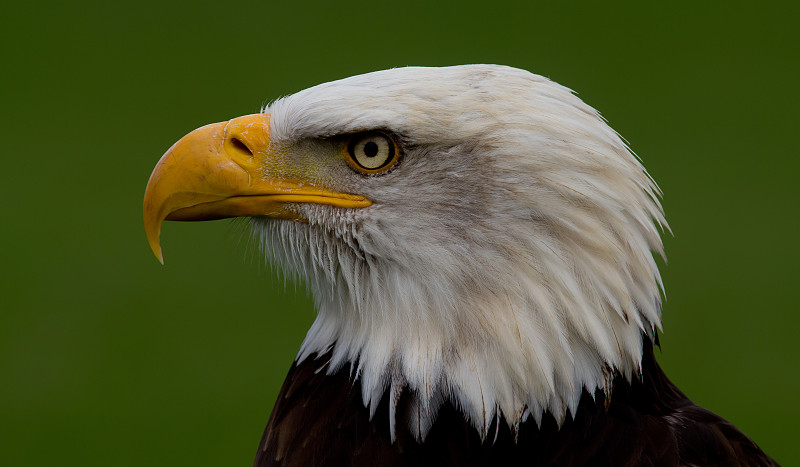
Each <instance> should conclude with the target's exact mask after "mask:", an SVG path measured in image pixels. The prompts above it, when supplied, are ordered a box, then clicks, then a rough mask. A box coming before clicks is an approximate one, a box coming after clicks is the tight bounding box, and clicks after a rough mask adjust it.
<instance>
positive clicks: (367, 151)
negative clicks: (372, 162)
mask: <svg viewBox="0 0 800 467" xmlns="http://www.w3.org/2000/svg"><path fill="white" fill-rule="evenodd" d="M377 154H378V145H377V144H375V142H373V141H370V142H368V143H367V144H365V145H364V155H365V156H367V157H375V156H376V155H377Z"/></svg>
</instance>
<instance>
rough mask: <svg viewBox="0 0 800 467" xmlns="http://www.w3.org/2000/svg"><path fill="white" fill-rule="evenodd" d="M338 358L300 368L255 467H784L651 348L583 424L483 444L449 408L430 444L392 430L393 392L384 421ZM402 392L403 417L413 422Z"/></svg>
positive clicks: (529, 429)
mask: <svg viewBox="0 0 800 467" xmlns="http://www.w3.org/2000/svg"><path fill="white" fill-rule="evenodd" d="M329 356H330V354H325V355H321V356H318V355H314V356H313V358H308V359H306V360H305V361H303V362H302V363H300V364H296V363H295V364H294V365H292V368H291V369H290V370H289V375H288V376H287V378H286V382H285V383H284V384H283V387H282V388H281V391H280V394H279V395H278V401H277V403H276V405H275V408H274V409H273V411H272V415H271V416H270V419H269V422H268V424H267V428H266V429H265V431H264V435H263V437H262V438H261V443H259V449H258V452H257V454H256V460H255V463H254V466H256V467H266V466H286V467H288V466H317V465H337V466H374V465H381V466H387V467H390V466H398V467H399V466H432V467H443V466H448V465H457V466H476V467H477V466H487V465H503V466H517V465H518V466H523V465H524V466H552V465H560V466H567V465H569V466H576V465H586V466H677V465H698V466H720V467H722V466H774V465H778V464H777V463H776V462H775V461H773V460H772V459H770V457H769V456H767V455H766V454H764V453H763V452H762V451H761V449H759V448H758V446H756V444H755V443H754V442H753V441H752V440H750V438H748V437H747V436H746V435H745V434H744V433H742V432H741V431H739V429H737V428H736V427H735V426H733V425H732V424H731V423H729V422H728V421H726V420H724V419H723V418H722V417H720V416H718V415H716V414H714V413H712V412H710V411H708V410H706V409H704V408H702V407H699V406H697V405H695V404H694V403H693V402H692V401H691V400H689V398H688V397H686V396H685V395H684V394H683V393H682V392H681V391H680V390H679V389H678V388H677V387H676V386H675V385H674V384H672V382H671V381H670V380H669V379H668V378H667V376H666V375H665V374H664V372H663V371H662V370H661V367H660V366H659V365H658V363H656V360H655V356H654V355H653V346H652V344H651V343H650V342H649V341H646V343H645V352H644V355H643V361H642V375H641V376H640V377H638V378H635V379H634V380H633V381H632V382H628V381H627V380H626V379H625V378H624V377H622V376H621V375H619V374H616V375H615V376H614V380H613V388H614V389H613V391H612V393H611V394H610V396H609V395H606V394H604V393H603V392H602V391H598V392H597V393H595V394H594V396H592V395H590V394H589V393H588V392H586V391H584V393H583V396H582V397H581V401H580V404H579V406H578V411H577V415H576V416H575V418H574V419H573V418H571V417H568V418H567V420H566V421H565V422H564V424H563V426H562V427H561V428H559V427H558V425H557V424H556V421H555V419H554V418H553V417H552V416H546V417H545V418H544V420H543V421H542V426H541V427H537V425H536V422H535V421H534V420H532V419H528V420H527V421H526V422H524V423H522V424H521V425H520V427H519V430H518V433H512V431H511V430H510V429H509V428H508V426H507V425H506V424H505V423H497V420H495V421H494V423H493V424H492V431H491V433H490V439H487V440H485V441H481V439H480V437H479V436H478V432H477V431H476V430H475V429H474V428H472V426H471V425H470V424H469V423H468V422H467V421H466V420H465V419H464V416H463V414H462V412H461V411H460V410H459V409H458V408H457V407H454V406H453V405H452V404H450V403H447V404H445V405H444V406H443V407H442V408H441V409H439V414H438V416H437V420H436V422H435V423H434V425H433V428H432V429H431V431H430V433H429V434H428V437H427V438H426V440H425V442H424V443H419V442H417V441H416V440H415V439H414V437H413V436H411V434H410V433H408V432H400V433H398V436H397V440H396V441H395V442H394V443H392V440H391V437H390V434H389V418H388V414H389V410H388V405H389V394H384V395H383V397H382V398H381V403H380V405H379V406H378V410H377V412H376V414H375V416H374V417H373V418H372V420H370V418H369V412H368V411H367V409H366V408H365V407H364V404H363V403H362V402H361V396H360V394H361V388H360V387H359V381H358V379H357V378H353V377H352V370H351V368H349V367H345V368H341V369H339V371H337V372H335V373H334V374H332V375H327V374H326V373H325V369H326V365H327V364H328V361H329ZM409 401H410V397H409V396H408V395H404V396H401V398H400V401H399V403H398V405H397V417H398V418H399V419H404V418H407V417H408V416H409V414H408V413H407V412H408V410H409Z"/></svg>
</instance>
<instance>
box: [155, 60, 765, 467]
mask: <svg viewBox="0 0 800 467" xmlns="http://www.w3.org/2000/svg"><path fill="white" fill-rule="evenodd" d="M660 195H661V193H660V191H659V188H658V187H657V185H656V183H655V182H654V181H653V179H652V178H651V177H650V176H649V175H648V173H647V172H646V171H645V169H644V167H643V166H642V165H641V163H640V161H639V160H638V159H637V158H636V157H635V156H634V154H633V153H632V152H631V151H630V150H629V148H628V147H627V145H626V143H625V142H624V141H623V140H622V139H621V138H620V136H619V135H618V134H617V133H615V132H614V130H612V129H611V128H610V127H609V126H608V125H607V124H606V122H605V121H604V120H603V118H602V117H600V115H599V114H598V112H597V111H595V110H594V109H593V108H591V107H589V106H588V105H586V104H585V103H584V102H582V101H581V100H580V99H578V98H577V97H576V96H575V95H574V94H573V93H572V92H571V91H570V90H569V89H567V88H565V87H563V86H560V85H558V84H556V83H554V82H552V81H550V80H548V79H546V78H543V77H541V76H537V75H534V74H531V73H529V72H527V71H523V70H519V69H515V68H510V67H504V66H495V65H468V66H455V67H444V68H424V67H408V68H398V69H390V70H385V71H378V72H374V73H368V74H364V75H360V76H353V77H350V78H347V79H343V80H340V81H334V82H330V83H325V84H321V85H318V86H315V87H312V88H309V89H306V90H304V91H301V92H298V93H296V94H294V95H291V96H288V97H284V98H281V99H278V100H276V101H274V102H273V103H272V104H270V105H268V106H267V107H266V108H264V109H262V112H261V113H258V114H255V115H248V116H244V117H239V118H234V119H232V120H230V121H227V122H223V123H216V124H212V125H207V126H204V127H202V128H199V129H197V130H195V131H193V132H191V133H189V134H188V135H186V136H185V137H184V138H182V139H181V140H180V141H178V142H177V143H175V145H173V146H172V148H170V149H169V151H167V153H166V154H165V155H164V156H163V157H162V158H161V160H160V161H159V162H158V164H157V166H156V167H155V169H154V171H153V174H152V176H151V178H150V180H149V182H148V184H147V189H146V192H145V199H144V224H145V230H146V234H147V238H148V240H149V242H150V246H151V247H152V249H153V251H154V253H155V254H156V256H157V257H158V258H159V260H161V261H162V262H163V258H162V254H161V247H160V240H159V238H160V231H161V224H162V222H163V221H164V220H182V221H186V220H208V219H219V218H226V217H240V216H242V217H249V218H250V224H251V226H252V230H253V232H254V235H255V236H256V237H257V238H258V239H259V241H260V243H261V244H263V247H264V250H265V251H266V253H267V255H268V256H269V258H270V259H271V261H273V262H274V263H276V264H277V265H279V266H280V267H281V268H282V269H283V270H284V271H286V272H287V273H288V274H290V275H295V276H297V277H299V278H302V280H304V281H305V282H306V283H307V284H308V287H309V288H310V289H311V291H312V293H313V296H314V299H315V303H316V308H317V316H316V320H315V321H314V323H313V325H312V326H311V329H310V330H309V331H308V334H307V336H306V338H305V340H304V342H303V344H302V346H301V348H300V350H299V353H298V355H297V358H296V360H295V361H294V364H293V365H292V367H291V369H290V370H289V374H288V377H287V378H286V382H285V383H284V385H283V388H282V389H281V392H280V395H279V397H278V401H277V403H276V405H275V407H274V409H273V411H272V413H271V415H270V418H269V421H268V424H267V427H266V429H265V431H264V434H263V437H262V440H261V443H260V446H259V448H258V451H257V456H256V460H255V465H257V466H262V465H263V466H266V465H275V466H290V465H292V466H294V465H297V466H310V465H390V466H395V465H397V466H400V465H438V466H441V465H613V466H623V465H656V466H661V465H775V463H774V461H773V460H771V459H770V458H769V457H768V456H767V455H765V454H764V453H763V452H762V451H761V450H760V449H759V448H758V447H757V446H756V444H755V443H754V442H753V441H751V440H750V439H749V438H748V437H747V436H746V435H744V434H743V433H742V432H741V431H739V430H738V429H737V428H735V427H734V426H733V425H731V424H730V423H728V422H727V421H725V420H724V419H722V418H720V417H719V416H717V415H715V414H713V413H712V412H710V411H708V410H706V409H703V408H701V407H698V406H697V405H695V404H693V403H692V402H691V401H690V400H689V399H688V398H687V397H686V396H685V395H684V394H683V393H682V392H681V391H680V390H679V389H678V388H677V387H675V386H674V385H673V384H672V383H671V382H670V381H669V380H668V379H667V377H666V376H665V375H664V373H663V371H662V370H661V368H660V367H659V365H658V364H657V363H656V360H655V357H654V355H653V346H654V345H657V344H658V334H657V333H658V332H659V331H660V330H661V297H662V290H663V286H662V283H661V278H660V274H659V270H658V267H657V265H656V262H655V260H654V258H653V254H654V253H655V254H658V255H661V256H663V255H664V253H663V246H662V241H661V232H663V230H664V229H665V228H666V229H668V226H667V223H666V220H665V218H664V214H663V210H662V207H661V205H660V202H659V198H660Z"/></svg>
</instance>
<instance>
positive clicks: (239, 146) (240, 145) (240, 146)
mask: <svg viewBox="0 0 800 467" xmlns="http://www.w3.org/2000/svg"><path fill="white" fill-rule="evenodd" d="M231 144H233V147H235V148H236V149H238V150H239V151H241V152H243V153H245V154H247V155H248V156H249V157H253V151H251V150H250V148H248V147H247V145H246V144H244V143H243V142H242V140H240V139H239V138H236V137H233V138H231Z"/></svg>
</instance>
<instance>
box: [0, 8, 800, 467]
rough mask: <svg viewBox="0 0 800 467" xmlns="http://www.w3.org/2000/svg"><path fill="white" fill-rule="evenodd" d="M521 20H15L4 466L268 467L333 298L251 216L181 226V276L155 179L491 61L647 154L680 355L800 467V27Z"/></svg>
mask: <svg viewBox="0 0 800 467" xmlns="http://www.w3.org/2000/svg"><path fill="white" fill-rule="evenodd" d="M522 3H523V2H508V3H506V2H501V1H493V2H467V1H462V2H459V3H457V4H455V3H453V4H449V3H447V4H445V3H440V4H437V5H434V4H430V3H429V2H395V3H379V2H330V1H319V2H303V1H295V2H256V1H240V2H231V3H226V2H220V1H215V2H209V1H185V2H165V1H158V2H155V1H139V2H86V1H73V2H55V1H48V0H45V1H40V2H17V3H16V4H15V5H14V6H13V8H12V7H10V6H7V7H6V8H5V9H4V10H5V12H4V14H3V17H2V19H0V37H1V38H2V43H3V48H2V52H1V53H2V57H1V58H2V63H3V71H2V73H0V80H2V86H1V87H0V93H1V94H2V95H1V96H0V97H2V101H1V102H2V107H0V108H2V110H1V111H0V112H1V116H2V117H1V119H0V136H2V141H3V143H4V148H5V149H4V150H3V151H2V161H3V171H2V184H1V185H0V190H2V196H0V203H2V206H3V211H2V212H4V213H5V214H4V215H3V220H2V229H0V235H2V243H0V244H1V245H2V268H3V280H2V282H1V283H0V284H1V285H0V287H2V289H0V306H1V308H2V311H1V312H0V464H2V465H8V466H12V465H13V466H22V465H45V464H48V465H50V464H58V465H80V466H108V465H115V466H126V465H131V466H133V465H220V466H221V465H249V464H250V463H251V462H252V459H253V456H254V452H255V449H256V447H257V443H258V440H259V438H260V436H261V431H262V429H263V427H264V425H265V423H266V419H267V416H268V413H269V410H270V409H271V407H272V404H273V402H274V400H275V397H276V395H277V391H278V389H279V387H280V384H281V382H282V380H283V377H284V375H285V372H286V370H287V369H288V367H289V365H290V363H291V361H292V358H293V357H294V354H295V352H296V350H297V348H298V346H299V344H300V342H301V340H302V338H303V336H304V333H305V330H306V328H307V326H308V325H309V324H310V323H311V321H312V319H313V309H312V305H311V302H310V300H309V299H308V297H307V296H306V294H305V292H304V291H303V289H302V287H295V286H294V285H291V284H289V286H288V287H285V286H284V283H283V282H282V280H280V279H278V278H277V277H276V276H275V274H274V273H273V271H272V270H271V267H270V266H268V265H266V264H265V263H264V260H263V259H262V258H261V257H260V255H259V254H258V252H257V251H254V250H253V249H252V248H250V247H249V245H250V243H249V241H248V235H247V233H246V231H245V229H244V228H243V227H242V225H241V224H231V223H230V222H227V221H218V222H210V223H197V224H179V223H168V224H166V225H165V227H164V234H163V246H164V251H165V257H166V266H163V267H162V266H161V265H159V264H158V262H157V261H156V260H155V259H154V258H153V255H152V253H151V252H150V251H149V249H148V246H147V242H146V241H145V238H144V233H143V229H142V222H141V201H142V195H143V192H144V187H145V183H146V182H147V178H148V176H149V175H150V171H151V170H152V168H153V166H154V165H155V163H156V161H157V160H158V158H159V157H160V156H161V154H162V153H163V152H164V151H165V150H166V149H167V148H168V147H169V146H170V145H171V144H172V143H173V142H174V141H175V140H177V139H178V138H180V137H181V136H183V135H184V134H185V133H187V132H188V131H190V130H192V129H194V128H195V127H198V126H201V125H203V124H206V123H209V122H216V121H220V120H225V119H229V118H231V117H234V116H238V115H243V114H247V113H253V112H256V111H258V110H259V108H260V106H261V104H262V103H264V102H266V101H268V100H271V99H274V98H276V97H278V96H281V95H284V94H288V93H291V92H294V91H297V90H300V89H303V88H305V87H308V86H310V85H313V84H317V83H320V82H323V81H328V80H332V79H337V78H342V77H345V76H349V75H353V74H357V73H362V72H367V71H372V70H376V69H382V68H387V67H394V66H403V65H449V64H459V63H474V62H490V63H502V64H507V65H512V66H517V67H521V68H525V69H528V70H531V71H534V72H537V73H539V74H543V75H545V76H548V77H550V78H552V79H554V80H556V81H559V82H561V83H562V84H565V85H567V86H569V87H571V88H573V89H575V90H577V91H578V92H579V94H580V96H581V97H582V98H583V99H584V100H585V101H587V102H588V103H589V104H590V105H593V106H594V107H596V108H597V109H599V110H600V111H601V112H602V113H603V115H604V116H605V117H606V118H607V119H608V120H609V122H610V123H611V125H612V126H613V127H614V128H615V129H616V130H617V131H619V132H620V133H621V134H622V135H623V136H625V137H626V138H627V139H628V140H629V141H630V144H631V146H632V147H633V149H634V150H635V151H636V152H637V153H638V154H639V155H640V156H641V157H642V158H643V160H644V162H645V165H646V167H647V168H648V169H649V171H650V173H651V174H652V175H653V176H654V178H655V179H656V181H658V182H659V184H660V185H661V188H662V189H663V190H664V192H665V198H664V205H665V208H666V211H667V218H668V219H669V222H670V224H671V226H672V229H673V231H674V233H675V237H674V238H672V237H669V236H668V237H667V238H666V246H667V253H668V256H669V263H668V265H666V266H665V267H664V268H663V275H664V279H665V283H666V287H667V297H668V300H667V303H666V306H665V309H664V329H665V334H664V336H663V338H662V349H663V350H662V352H661V353H660V361H661V362H662V363H663V365H664V366H665V367H666V370H667V373H668V374H669V375H670V376H671V378H672V379H674V380H675V381H676V382H677V383H678V385H679V386H680V387H681V388H683V389H684V391H685V392H687V393H688V394H689V396H690V397H692V398H693V399H694V400H695V401H696V402H698V403H699V404H702V405H704V406H706V407H708V408H710V409H712V410H714V411H716V412H718V413H720V414H721V415H723V416H724V417H726V418H728V419H729V420H731V421H732V422H734V423H735V424H737V425H738V426H739V427H741V428H742V429H743V430H744V431H745V432H747V433H748V434H749V435H750V436H751V437H752V438H754V439H755V440H756V441H757V442H758V443H760V444H761V446H762V447H763V448H764V449H765V450H766V451H768V452H769V453H771V454H772V455H773V456H774V457H775V458H776V459H777V460H778V461H780V462H781V463H783V464H785V465H794V464H800V454H798V451H797V449H796V447H795V442H796V441H795V440H796V437H797V435H798V430H797V429H796V424H795V420H796V419H797V418H798V416H800V404H798V402H797V395H796V393H797V391H798V389H800V387H799V386H800V372H798V363H797V362H798V357H800V351H798V347H797V344H796V343H795V339H796V338H795V336H796V333H797V330H796V327H797V324H798V311H800V306H799V305H800V301H799V300H798V294H797V291H796V289H797V286H796V283H797V281H798V279H799V278H800V275H798V264H799V263H800V248H799V247H798V241H797V235H798V234H797V232H798V228H799V227H800V221H799V220H798V201H800V196H798V193H797V190H798V183H797V181H796V180H797V171H798V168H800V163H799V162H798V160H799V159H800V158H799V157H798V156H800V154H798V149H797V142H796V141H797V140H796V135H797V131H798V130H797V126H798V123H800V122H798V116H797V115H798V114H797V109H798V104H800V98H799V97H800V96H799V94H798V90H797V84H798V82H800V76H799V75H798V70H797V66H798V52H797V51H798V48H799V47H800V43H799V41H798V34H797V33H796V31H797V19H798V14H797V13H798V12H797V10H796V9H795V10H792V11H790V10H789V9H788V8H789V7H788V6H778V5H777V4H775V5H771V6H770V5H769V4H758V5H756V4H755V3H751V2H747V3H744V2H741V3H739V2H734V3H731V2H728V3H726V4H725V6H724V7H713V6H708V5H704V4H702V3H697V2H683V3H682V4H678V3H674V2H673V3H672V4H671V5H670V6H664V5H655V4H650V5H641V4H638V3H631V4H618V5H614V4H609V3H607V2H597V3H596V4H595V2H591V3H581V2H569V3H567V2H562V3H561V4H560V6H553V5H546V4H538V3H535V2H529V3H527V4H526V5H522ZM788 4H789V3H788V2H786V5H788Z"/></svg>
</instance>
